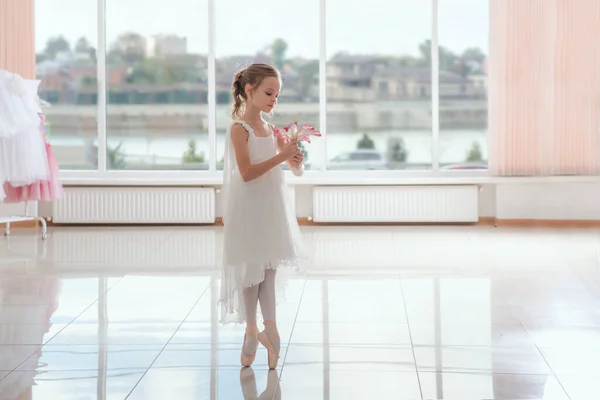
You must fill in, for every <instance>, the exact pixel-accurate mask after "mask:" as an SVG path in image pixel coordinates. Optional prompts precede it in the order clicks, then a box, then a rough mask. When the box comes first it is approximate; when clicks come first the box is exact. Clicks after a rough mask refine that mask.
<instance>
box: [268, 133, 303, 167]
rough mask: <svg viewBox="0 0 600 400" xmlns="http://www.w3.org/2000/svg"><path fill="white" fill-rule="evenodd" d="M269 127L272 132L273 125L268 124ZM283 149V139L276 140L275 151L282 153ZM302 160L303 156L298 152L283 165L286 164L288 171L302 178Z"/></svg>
mask: <svg viewBox="0 0 600 400" xmlns="http://www.w3.org/2000/svg"><path fill="white" fill-rule="evenodd" d="M269 127H270V128H271V131H272V132H273V131H274V128H275V126H274V125H273V124H269ZM284 148H285V143H284V142H283V139H281V138H277V149H278V150H279V152H281V151H282V149H284ZM303 159H304V156H303V155H302V152H300V153H299V154H298V155H296V156H294V157H293V158H289V159H287V160H286V161H285V163H286V164H287V166H288V167H289V168H290V170H291V171H292V173H293V174H294V175H296V176H302V174H303V173H304V164H302V160H303Z"/></svg>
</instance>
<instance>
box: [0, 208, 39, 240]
mask: <svg viewBox="0 0 600 400" xmlns="http://www.w3.org/2000/svg"><path fill="white" fill-rule="evenodd" d="M29 203H30V202H28V201H27V202H25V213H24V214H23V215H15V216H11V217H0V224H6V227H5V228H4V236H10V224H11V223H13V222H24V221H38V222H39V223H40V224H41V225H42V240H46V239H47V238H48V226H47V224H46V220H45V219H44V218H43V217H37V216H35V217H34V216H29ZM34 203H35V209H36V211H35V214H38V202H37V201H36V202H34Z"/></svg>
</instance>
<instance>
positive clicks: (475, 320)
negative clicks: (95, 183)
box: [0, 227, 600, 400]
mask: <svg viewBox="0 0 600 400" xmlns="http://www.w3.org/2000/svg"><path fill="white" fill-rule="evenodd" d="M221 232H222V231H221V229H220V228H212V227H209V228H203V227H186V228H156V227H152V228H55V229H53V230H52V231H51V233H50V237H49V238H48V241H47V242H42V241H40V240H39V239H38V237H37V236H34V235H33V233H32V232H31V231H29V230H18V229H16V230H14V231H13V236H12V237H10V238H9V239H7V240H0V399H7V400H16V399H19V400H24V399H35V400H40V399H60V400H72V399H73V400H74V399H118V400H120V399H125V398H127V399H131V400H138V399H143V400H165V399H178V400H187V399H194V400H195V399H211V400H212V399H227V400H236V399H246V400H247V399H263V400H264V399H269V400H271V399H285V400H292V399H294V400H296V399H298V400H299V399H302V400H305V399H310V400H318V399H331V400H334V399H335V400H338V399H344V400H353V399H368V400H371V399H461V400H470V399H569V398H570V399H582V400H591V399H596V398H600V388H599V387H598V385H596V384H595V383H596V382H597V381H598V380H599V379H600V368H598V366H597V358H598V354H600V268H599V266H598V254H599V253H598V250H599V248H600V246H599V244H600V241H599V239H600V234H599V233H600V232H599V231H596V230H536V229H494V228H487V227H377V228H367V227H361V228H347V227H344V228H330V227H327V228H308V229H305V236H306V239H307V241H308V243H309V245H310V247H311V249H312V251H313V255H314V258H313V262H312V264H311V265H310V266H308V268H307V269H306V271H303V272H302V273H299V274H296V275H283V274H282V275H280V281H281V283H284V284H285V285H284V290H282V291H281V292H280V293H279V295H280V297H279V300H280V303H279V306H278V316H279V325H280V331H281V334H282V340H283V342H284V347H283V349H282V357H281V361H282V362H281V363H280V365H279V368H278V369H277V370H276V371H272V372H269V371H268V368H267V362H266V352H264V351H262V350H261V351H260V352H259V354H258V357H257V360H256V363H255V365H254V368H253V369H241V368H240V366H239V351H240V346H241V341H242V338H243V335H242V334H243V327H241V326H235V325H229V326H220V325H219V324H218V323H217V319H218V313H217V307H216V306H215V305H216V301H217V298H218V289H219V269H218V266H219V264H220V256H221V252H220V250H221V241H222V233H221Z"/></svg>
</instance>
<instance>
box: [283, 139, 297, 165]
mask: <svg viewBox="0 0 600 400" xmlns="http://www.w3.org/2000/svg"><path fill="white" fill-rule="evenodd" d="M281 153H283V155H284V156H285V159H286V160H289V159H292V158H294V157H296V156H297V155H298V154H302V152H301V151H300V148H299V147H298V142H296V141H295V140H292V141H291V142H289V143H287V144H285V145H284V146H283V148H282V149H281Z"/></svg>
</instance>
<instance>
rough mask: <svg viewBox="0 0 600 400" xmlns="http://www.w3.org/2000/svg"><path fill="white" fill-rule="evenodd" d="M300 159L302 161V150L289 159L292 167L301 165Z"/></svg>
mask: <svg viewBox="0 0 600 400" xmlns="http://www.w3.org/2000/svg"><path fill="white" fill-rule="evenodd" d="M302 161H304V154H302V152H300V153H299V154H296V155H295V156H294V157H292V159H291V163H292V166H293V167H294V168H299V167H300V166H301V165H302Z"/></svg>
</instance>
